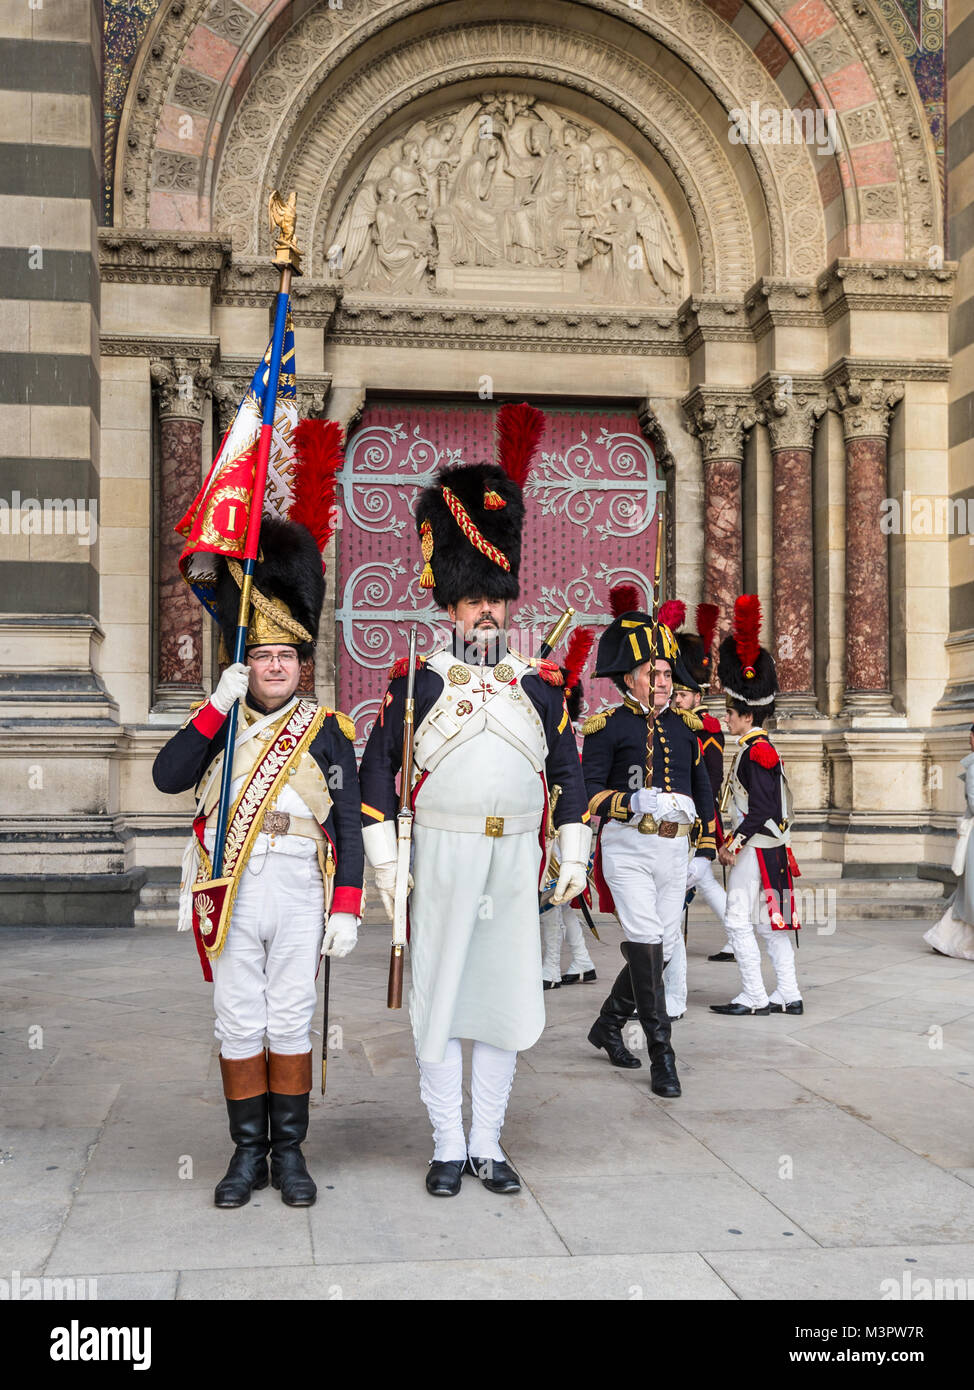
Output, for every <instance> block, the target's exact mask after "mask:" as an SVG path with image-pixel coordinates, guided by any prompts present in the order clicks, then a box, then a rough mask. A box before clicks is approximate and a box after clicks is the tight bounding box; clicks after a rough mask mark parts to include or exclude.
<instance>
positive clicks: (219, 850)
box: [212, 265, 291, 878]
mask: <svg viewBox="0 0 974 1390" xmlns="http://www.w3.org/2000/svg"><path fill="white" fill-rule="evenodd" d="M290 293H291V266H290V265H286V266H282V268H281V282H280V288H279V290H278V293H277V303H276V306H275V310H274V333H273V336H272V338H271V361H270V367H269V369H268V373H267V384H266V386H265V387H264V410H263V414H262V416H261V427H260V439H259V441H258V445H257V462H256V465H255V467H254V490H253V496H252V498H251V502H250V518H249V521H248V526H247V541H246V545H245V547H244V561H243V585H242V587H241V590H240V609H239V613H238V616H237V636H236V639H235V641H234V644H233V660H234V662H235V663H236V662H240V661H243V659H244V652H245V650H246V645H247V624H248V622H249V620H250V591H251V588H252V586H253V577H254V566H255V565H256V563H257V551H258V547H259V544H260V520H261V513H262V512H263V510H264V491H265V488H266V486H267V460H268V459H269V457H270V451H271V437H272V435H273V432H274V412H275V410H276V409H277V388H278V383H279V381H280V376H281V356H282V354H283V351H284V331H285V328H286V326H287V306H288V299H289V298H290ZM237 712H238V702H237V701H236V700H235V701H234V702H233V704H232V705H231V706H230V713H229V714H228V715H227V741H226V745H225V747H224V752H223V779H222V781H221V783H220V802H219V809H218V811H217V820H216V843H215V844H214V846H213V875H212V876H213V878H219V877H220V876H221V875H222V873H223V854H224V850H225V848H226V843H225V842H226V838H227V820H228V818H229V815H230V787H231V785H232V783H233V753H234V745H235V743H236V741H237Z"/></svg>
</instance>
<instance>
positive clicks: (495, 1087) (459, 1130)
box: [417, 1038, 517, 1163]
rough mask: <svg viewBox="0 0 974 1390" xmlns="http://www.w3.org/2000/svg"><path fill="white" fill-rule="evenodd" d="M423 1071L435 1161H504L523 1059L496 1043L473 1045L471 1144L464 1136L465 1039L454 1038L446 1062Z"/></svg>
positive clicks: (423, 1092)
mask: <svg viewBox="0 0 974 1390" xmlns="http://www.w3.org/2000/svg"><path fill="white" fill-rule="evenodd" d="M417 1065H418V1067H419V1094H420V1096H421V1097H422V1100H423V1104H424V1105H425V1106H426V1109H427V1112H428V1114H429V1117H430V1124H431V1125H432V1126H433V1146H434V1147H433V1161H434V1162H436V1163H448V1162H451V1161H457V1160H459V1159H464V1158H466V1157H467V1154H468V1153H470V1154H471V1155H472V1156H473V1157H474V1158H494V1159H498V1160H501V1159H503V1157H504V1153H503V1150H502V1149H501V1146H500V1142H499V1141H500V1133H501V1128H502V1127H503V1124H504V1116H505V1114H506V1112H507V1102H508V1100H509V1099H510V1094H511V1086H512V1084H513V1081H514V1071H515V1068H516V1066H517V1053H516V1052H508V1051H506V1050H505V1049H503V1048H500V1047H492V1046H491V1045H490V1043H485V1042H480V1041H477V1042H475V1043H474V1045H473V1058H472V1063H471V1070H470V1101H471V1111H472V1114H471V1123H470V1143H469V1145H468V1144H467V1141H466V1140H465V1138H464V1134H463V1051H462V1049H461V1047H460V1039H459V1038H450V1039H449V1041H448V1042H447V1045H446V1055H445V1057H444V1059H443V1061H442V1062H423V1061H420V1060H419V1058H417Z"/></svg>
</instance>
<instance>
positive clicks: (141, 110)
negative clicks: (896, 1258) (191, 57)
mask: <svg viewBox="0 0 974 1390" xmlns="http://www.w3.org/2000/svg"><path fill="white" fill-rule="evenodd" d="M209 3H210V0H173V3H172V4H171V5H169V6H168V7H167V8H166V9H165V10H163V11H161V12H160V13H159V14H158V15H157V16H156V18H155V20H154V21H153V24H152V26H151V27H150V30H149V33H148V34H147V36H146V38H145V40H144V42H143V46H142V53H141V57H140V60H139V62H138V64H137V67H136V71H135V73H134V75H133V80H132V83H131V85H130V88H129V95H128V99H127V102H126V108H125V111H124V113H123V118H122V125H121V130H120V136H119V157H118V165H117V168H116V177H115V184H116V201H115V208H116V213H115V217H116V225H123V226H143V227H144V226H146V225H148V222H149V217H148V209H149V195H150V191H151V168H152V160H153V155H154V151H155V136H156V130H157V127H158V125H159V120H160V115H161V112H162V108H163V105H164V103H165V102H166V100H167V99H168V96H169V93H170V92H171V90H172V88H173V86H174V80H178V79H179V77H180V76H181V70H180V71H177V70H178V69H179V63H180V59H181V57H182V54H183V52H184V50H185V48H186V45H187V44H188V42H189V40H190V38H191V37H192V35H193V33H194V30H195V29H196V28H197V26H198V25H199V23H200V21H201V19H202V17H203V15H204V13H205V12H206V9H207V7H208V5H209ZM578 3H579V4H585V5H587V6H588V7H589V8H591V9H596V10H601V11H604V12H605V13H608V14H612V15H614V16H616V17H618V18H619V19H620V20H622V21H623V22H624V23H626V24H628V25H630V26H635V27H637V28H640V29H642V30H643V31H644V32H646V33H649V34H650V35H652V36H653V37H654V38H656V39H658V40H659V41H660V42H661V43H663V44H665V45H666V47H667V48H669V49H670V50H671V51H672V52H674V53H675V54H677V55H679V56H681V57H682V58H683V59H684V61H686V62H687V63H688V64H689V66H691V67H692V68H693V69H694V70H695V71H696V72H697V73H698V75H699V76H700V77H701V79H702V80H703V81H704V82H706V83H707V84H708V85H709V86H710V88H711V89H712V90H713V92H714V93H715V95H716V96H717V97H718V99H719V100H721V101H722V102H723V103H724V105H725V107H726V108H727V109H730V108H731V107H733V106H736V105H741V104H744V105H747V104H748V103H749V102H750V101H752V100H758V101H770V102H772V103H773V104H775V105H781V104H782V99H781V93H780V91H779V90H778V88H777V86H776V85H775V84H774V82H773V81H772V80H771V78H770V77H769V75H768V74H767V72H766V70H765V69H764V68H763V67H762V66H761V64H760V62H759V61H758V60H757V59H756V58H755V56H754V54H753V52H752V50H751V49H750V48H749V47H748V46H747V45H746V44H745V43H744V41H743V40H742V39H741V38H740V37H739V36H738V35H737V34H736V33H735V32H734V31H733V30H732V29H730V27H729V26H728V25H726V24H725V23H723V22H722V21H721V20H719V19H717V18H716V17H715V16H714V14H713V13H712V12H711V11H710V10H709V9H707V8H706V6H705V5H703V4H702V3H700V0H643V3H642V5H641V6H640V7H639V8H637V7H635V6H632V5H631V4H629V3H627V0H578ZM748 3H749V4H750V6H751V8H752V9H754V11H755V12H756V13H757V14H759V15H761V16H762V17H763V18H764V19H765V22H767V23H768V24H769V25H772V26H773V27H774V28H775V29H776V31H777V33H778V34H779V36H780V35H781V34H782V31H783V29H784V28H785V27H786V26H784V25H783V24H782V22H781V21H780V20H779V19H778V18H777V15H778V11H779V10H784V9H786V8H787V6H788V4H790V0H776V3H775V5H774V6H772V5H771V4H769V3H767V0H748ZM830 8H831V11H832V13H833V14H834V15H835V17H836V19H837V21H838V22H839V23H840V24H841V26H842V28H843V30H844V31H845V33H846V35H847V36H848V37H849V40H850V42H851V43H852V44H853V45H854V47H855V51H856V52H857V53H858V55H859V59H860V61H861V62H862V63H863V66H864V67H865V69H866V71H867V73H868V75H869V77H870V79H871V81H872V83H873V86H874V88H875V90H876V93H877V99H876V102H875V103H874V104H873V106H872V108H865V109H860V110H857V111H853V112H849V113H846V114H844V115H842V116H841V117H840V119H841V123H842V128H843V134H844V137H845V139H846V141H848V142H849V143H851V144H853V145H856V144H860V143H864V142H866V141H868V140H869V139H871V138H873V135H874V134H875V136H876V137H880V138H881V137H882V136H883V135H884V134H885V133H886V132H888V133H889V137H890V139H891V140H892V143H893V146H894V150H895V157H896V160H897V166H898V171H899V172H900V176H901V186H900V187H901V192H902V194H903V196H904V200H905V203H906V207H905V208H903V209H900V214H901V215H902V216H903V217H904V219H905V221H906V225H907V230H908V241H907V246H906V248H905V253H904V254H905V255H906V256H908V257H911V258H913V257H921V258H925V257H926V254H927V250H926V248H927V246H928V245H929V243H930V242H931V240H934V241H936V239H937V237H938V236H939V237H940V238H941V240H942V231H941V212H940V205H939V196H938V182H937V175H936V160H935V157H934V154H933V148H932V142H931V139H930V136H929V132H928V131H927V129H926V124H925V120H924V114H923V109H922V104H921V102H920V98H919V94H918V92H917V90H916V87H915V85H914V84H913V82H912V78H911V76H910V73H909V68H908V66H907V65H906V63H905V60H904V59H903V57H902V54H901V53H900V52H899V51H898V49H897V46H896V44H895V43H891V42H890V36H889V33H888V31H887V30H886V28H885V26H884V24H883V22H882V19H881V18H880V16H878V15H877V14H875V13H874V11H873V9H872V7H871V6H870V5H868V4H867V3H866V0H831V6H830ZM432 9H433V5H432V4H431V3H430V0H354V3H350V4H347V5H346V6H343V8H342V9H329V8H327V7H326V6H325V5H321V6H320V7H319V8H318V9H316V10H314V11H312V12H310V13H309V14H308V15H306V16H305V17H304V18H303V19H302V20H299V21H298V22H297V23H296V24H295V25H294V27H293V28H292V30H291V31H290V32H289V33H288V34H287V35H286V36H285V38H284V39H283V40H282V42H281V43H280V44H278V45H277V47H276V48H275V49H274V51H273V52H272V54H271V55H270V58H269V59H268V61H267V62H266V63H264V64H263V66H262V67H261V68H260V70H259V71H258V72H257V73H256V74H254V75H253V78H252V79H251V85H250V87H249V88H248V90H247V93H245V94H242V100H241V102H240V105H239V108H238V111H237V117H236V118H235V119H234V121H233V127H236V126H237V125H238V124H239V119H240V117H241V115H242V113H243V109H245V108H250V107H251V106H252V102H251V100H249V98H250V94H251V92H252V91H253V90H254V88H255V87H256V86H257V84H258V83H259V82H260V80H261V78H262V77H263V76H264V75H265V74H267V75H270V72H271V68H272V65H273V66H276V65H278V64H280V68H281V74H279V75H282V74H286V73H287V69H288V67H289V66H290V69H291V76H290V80H289V81H287V79H285V80H286V81H287V86H288V88H289V90H290V91H291V92H293V93H294V94H295V98H294V102H293V104H292V105H291V106H290V107H289V108H288V109H287V110H284V109H276V110H275V109H273V103H272V104H271V107H269V108H268V114H269V115H270V117H271V119H270V120H268V121H267V122H266V124H265V125H264V129H263V137H262V143H263V146H264V150H265V153H266V151H267V149H269V148H274V149H280V148H281V144H280V141H281V140H282V139H286V138H287V135H288V133H289V132H290V131H291V130H293V128H294V125H295V123H296V121H297V120H298V119H299V117H300V114H301V111H302V110H303V109H304V107H305V106H306V104H307V102H308V101H309V100H311V98H312V97H313V95H314V92H315V90H316V89H317V87H318V85H319V84H320V82H321V81H322V80H323V79H324V78H325V77H326V76H327V74H328V73H329V72H331V71H333V70H334V69H335V68H336V67H337V66H338V65H339V63H341V62H342V61H343V60H344V59H345V58H346V57H347V56H348V55H349V54H350V53H352V52H353V51H354V49H355V48H356V47H357V46H359V45H361V44H362V43H363V42H365V40H366V39H368V38H370V37H371V36H373V35H375V34H377V33H379V32H380V31H381V30H382V29H383V28H385V27H388V26H390V25H392V24H394V23H395V22H396V21H397V20H399V19H401V18H404V17H405V16H407V15H410V14H414V13H416V12H418V11H422V10H432ZM567 13H568V12H567V11H566V14H567ZM281 18H282V16H280V15H277V16H275V19H276V22H277V23H280V20H281ZM311 20H314V21H315V26H314V29H313V31H312V32H313V33H314V35H315V42H314V44H313V45H311V47H310V48H309V47H308V45H307V44H305V43H304V42H302V41H301V39H300V37H299V36H300V35H301V34H302V33H303V31H304V30H305V29H306V27H307V25H308V24H309V23H310V21H311ZM267 26H268V20H267V19H266V18H265V19H264V20H263V21H259V22H258V24H257V25H256V26H255V28H254V30H253V31H252V32H251V35H250V38H249V40H248V42H247V45H246V47H247V49H248V50H249V51H250V52H251V53H253V52H254V51H255V49H256V48H257V47H258V45H259V43H260V42H261V41H262V38H263V37H264V35H265V33H266V29H267ZM684 36H687V37H688V38H689V39H690V40H691V42H690V43H686V42H684ZM295 41H296V42H297V48H298V49H301V48H304V49H305V50H306V53H307V55H308V56H309V57H310V59H311V60H312V61H310V62H309V63H308V65H307V67H305V66H304V60H303V58H301V56H300V55H299V54H298V53H297V52H295V51H289V53H288V55H287V57H286V58H285V59H284V61H283V62H282V61H281V59H282V57H283V50H284V49H285V48H289V49H291V46H292V44H293V43H294V42H295ZM786 47H787V48H788V49H789V52H790V53H791V56H792V59H793V60H794V62H795V63H796V64H797V66H798V67H799V68H800V70H801V71H802V72H803V74H804V76H805V79H806V81H807V83H808V84H809V87H810V88H811V86H812V84H813V83H815V82H819V81H821V74H820V72H819V69H818V66H817V65H816V62H815V60H814V53H813V49H814V44H813V45H810V46H809V47H808V48H806V47H803V46H800V45H799V46H797V49H796V44H795V42H794V41H791V42H787V43H786ZM296 68H297V69H299V70H300V71H302V72H303V73H304V77H303V79H302V80H301V81H296V80H295V79H296V77H297V71H296ZM186 71H187V72H190V71H191V69H186ZM723 75H726V76H727V78H728V80H729V81H730V82H733V84H734V87H733V89H732V88H731V87H729V86H728V85H727V83H726V82H725V81H724V78H723ZM230 95H231V93H230V89H229V88H228V86H227V84H226V83H224V84H223V85H222V86H220V87H217V86H216V84H214V90H213V92H212V93H211V94H210V97H209V100H210V102H211V103H212V104H211V107H210V113H211V126H212V117H213V116H214V115H216V114H217V113H219V114H221V115H223V114H224V113H225V112H226V110H227V109H228V105H229V98H230ZM198 99H199V100H202V101H204V104H205V101H206V95H205V93H201V94H200V96H199V98H198ZM258 105H262V103H260V102H258ZM877 118H878V121H877ZM250 121H251V123H252V124H257V121H256V118H255V117H253V116H251V117H250ZM878 122H880V123H881V124H879V123H878ZM225 134H226V132H225V131H224V135H225ZM230 135H231V136H232V137H234V138H236V131H235V129H231V131H230ZM217 143H218V147H219V142H217ZM207 147H208V148H209V147H210V146H209V141H208V142H207ZM750 153H751V156H752V158H753V159H754V163H755V166H756V168H757V170H758V173H759V175H760V177H761V180H762V183H763V186H764V188H765V193H766V196H767V194H768V190H769V188H770V187H771V185H772V183H773V182H774V180H773V179H772V177H771V167H770V165H769V163H768V160H767V157H766V154H765V152H764V151H763V150H761V149H759V148H757V147H751V148H750ZM772 155H773V162H774V165H775V171H774V172H775V174H776V175H777V176H779V180H780V181H783V179H784V177H786V174H787V173H790V172H791V170H786V167H785V166H787V165H789V164H790V163H791V164H795V165H798V164H802V165H804V166H805V167H804V169H803V170H802V171H801V180H800V181H801V184H802V187H801V188H799V186H798V185H799V180H798V179H797V178H793V179H792V181H791V183H790V185H789V188H788V190H787V192H788V193H789V194H790V196H789V197H786V199H785V205H786V209H788V208H789V207H790V208H791V210H792V211H791V215H790V216H788V217H787V218H786V219H782V218H781V216H780V212H779V210H778V209H777V208H776V207H775V206H774V204H775V200H774V199H773V198H772V199H771V200H770V203H769V208H768V215H769V219H770V221H771V231H772V238H773V241H775V239H776V248H775V254H774V257H773V266H772V271H773V273H782V272H784V271H786V270H787V271H788V272H789V273H794V274H799V275H804V274H814V273H815V272H816V271H817V270H820V269H821V266H822V264H823V263H824V254H822V253H821V252H820V249H819V245H817V244H816V245H814V246H813V245H812V243H824V223H823V220H822V217H821V209H820V204H819V202H818V200H817V198H812V199H811V200H809V198H808V193H809V184H808V180H809V179H813V174H812V170H811V167H810V161H809V159H808V156H807V154H806V153H805V151H803V150H796V149H794V148H792V149H787V148H781V149H779V150H778V151H777V152H776V153H775V152H774V151H772ZM779 166H781V167H780V168H779ZM796 172H798V171H796ZM209 180H210V169H209V167H208V166H207V165H205V164H201V166H200V170H199V179H198V184H197V187H198V191H199V194H200V196H201V198H202V197H204V195H205V194H206V192H207V190H208V187H209ZM796 195H797V198H796ZM843 196H844V200H845V208H846V220H847V223H848V224H849V226H850V227H851V226H852V225H854V224H855V223H857V222H858V221H859V219H860V218H861V217H862V216H864V215H866V216H868V215H870V212H872V213H874V214H875V213H876V212H882V211H883V209H882V208H881V207H879V205H878V204H879V202H881V195H878V194H877V193H876V191H875V190H873V189H869V188H858V187H857V186H856V185H855V184H854V183H853V184H852V185H851V186H849V187H847V188H846V189H845V190H844V195H843ZM870 198H871V199H872V200H873V204H875V206H873V207H871V208H870V207H867V206H866V204H867V202H868V200H869V199H870ZM786 229H787V239H788V246H787V247H786V248H785V253H784V254H782V253H781V247H780V242H781V238H782V236H783V235H784V234H785V231H786ZM806 262H807V265H806Z"/></svg>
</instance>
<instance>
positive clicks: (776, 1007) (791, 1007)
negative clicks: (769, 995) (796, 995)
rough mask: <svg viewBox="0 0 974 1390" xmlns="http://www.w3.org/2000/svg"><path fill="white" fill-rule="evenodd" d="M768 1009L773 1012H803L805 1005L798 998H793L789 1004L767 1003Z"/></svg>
mask: <svg viewBox="0 0 974 1390" xmlns="http://www.w3.org/2000/svg"><path fill="white" fill-rule="evenodd" d="M768 1008H769V1010H770V1011H771V1013H773V1014H803V1013H804V1012H805V1005H804V1004H803V1003H802V1001H801V1000H800V999H793V1000H792V1001H791V1003H790V1004H769V1005H768Z"/></svg>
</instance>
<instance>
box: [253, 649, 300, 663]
mask: <svg viewBox="0 0 974 1390" xmlns="http://www.w3.org/2000/svg"><path fill="white" fill-rule="evenodd" d="M248 660H249V661H250V663H251V665H253V666H269V665H270V664H271V662H273V661H279V662H280V663H281V665H282V666H296V665H297V664H298V654H297V652H295V651H291V650H290V649H289V650H287V651H284V652H251V653H250V654H249V657H248Z"/></svg>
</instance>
